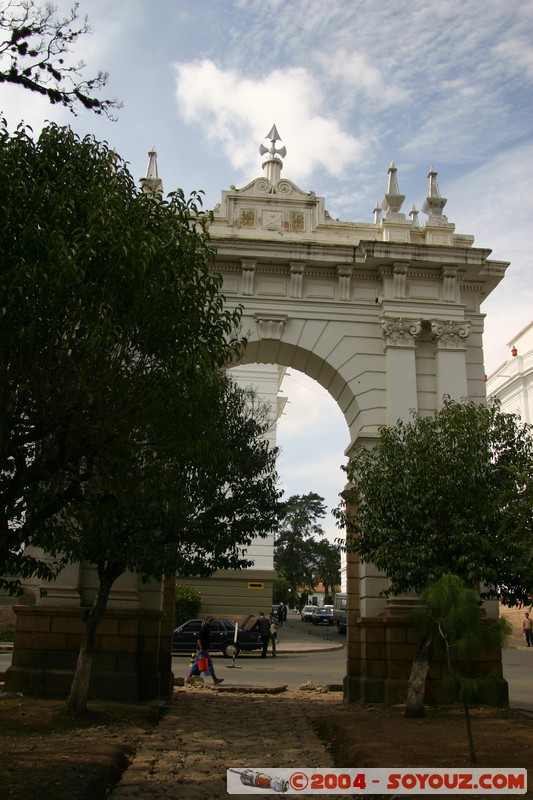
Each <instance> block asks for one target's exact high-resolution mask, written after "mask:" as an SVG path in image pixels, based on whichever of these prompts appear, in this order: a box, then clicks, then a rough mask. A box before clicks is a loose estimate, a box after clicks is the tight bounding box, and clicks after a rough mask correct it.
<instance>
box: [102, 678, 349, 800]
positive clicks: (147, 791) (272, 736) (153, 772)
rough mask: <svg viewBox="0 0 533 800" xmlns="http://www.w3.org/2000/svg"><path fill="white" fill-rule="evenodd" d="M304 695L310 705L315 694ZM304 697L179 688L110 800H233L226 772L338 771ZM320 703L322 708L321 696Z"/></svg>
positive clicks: (332, 700) (338, 699)
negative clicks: (332, 768)
mask: <svg viewBox="0 0 533 800" xmlns="http://www.w3.org/2000/svg"><path fill="white" fill-rule="evenodd" d="M304 697H305V698H306V701H307V699H308V697H309V696H308V695H304ZM322 697H323V696H322ZM302 699H303V698H302V693H298V692H285V693H283V694H274V695H250V694H232V693H226V692H221V691H220V692H218V691H216V690H215V691H213V690H211V689H210V688H209V687H205V688H202V689H191V688H185V689H179V690H177V691H176V692H175V693H174V698H173V701H172V703H171V705H170V707H169V710H168V711H167V712H166V714H165V716H164V718H163V719H162V720H161V722H160V724H159V726H158V728H157V730H156V731H155V732H154V733H153V734H152V735H150V736H148V737H147V738H146V739H145V741H144V743H143V745H142V747H141V748H140V749H139V751H138V752H137V755H136V756H135V758H134V760H133V762H132V764H131V766H130V767H129V769H128V770H127V771H126V772H125V773H124V775H123V776H122V779H121V781H120V783H119V784H118V785H117V786H116V787H115V789H114V791H113V792H112V794H111V795H110V797H111V800H126V798H142V800H148V799H149V798H161V797H164V798H169V800H173V798H176V800H177V799H178V798H180V800H184V799H185V798H186V800H219V799H220V798H221V797H226V796H227V795H226V769H227V768H228V767H232V766H235V767H243V766H244V767H250V768H260V769H263V768H275V767H292V766H294V767H301V766H306V767H327V766H333V761H332V757H331V755H330V754H329V753H328V750H327V749H326V747H325V745H324V743H323V742H322V741H321V740H320V739H319V737H318V735H317V734H316V732H315V730H314V728H313V725H312V716H313V715H312V714H311V715H310V714H309V711H310V703H308V702H302ZM309 699H310V697H309ZM315 701H316V702H317V703H320V702H322V703H323V702H324V701H323V700H322V701H321V696H320V695H319V696H317V697H315ZM328 702H329V703H334V704H335V705H339V706H340V705H341V696H340V695H338V696H332V695H331V694H330V695H329V696H328ZM311 705H314V703H312V704H311ZM259 794H262V792H259ZM231 796H232V797H235V798H238V797H246V798H249V797H250V795H249V794H248V795H231ZM314 797H316V798H321V797H323V795H314Z"/></svg>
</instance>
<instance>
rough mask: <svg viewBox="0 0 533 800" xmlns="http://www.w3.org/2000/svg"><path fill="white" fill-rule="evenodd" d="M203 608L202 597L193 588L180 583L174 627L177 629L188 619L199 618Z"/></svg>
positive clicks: (175, 607)
mask: <svg viewBox="0 0 533 800" xmlns="http://www.w3.org/2000/svg"><path fill="white" fill-rule="evenodd" d="M201 607H202V595H201V594H200V592H199V591H198V590H197V589H194V588H193V587H192V586H186V585H185V584H183V583H178V584H177V585H176V589H175V600H174V625H175V626H176V627H177V626H178V625H181V624H182V623H183V622H187V620H188V619H193V618H194V617H196V616H198V614H199V613H200V609H201Z"/></svg>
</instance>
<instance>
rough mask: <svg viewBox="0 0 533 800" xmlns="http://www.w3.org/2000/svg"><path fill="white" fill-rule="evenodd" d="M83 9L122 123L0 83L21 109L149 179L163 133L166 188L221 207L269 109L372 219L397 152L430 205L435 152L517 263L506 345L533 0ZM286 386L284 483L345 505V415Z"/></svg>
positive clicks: (408, 188) (413, 187)
mask: <svg viewBox="0 0 533 800" xmlns="http://www.w3.org/2000/svg"><path fill="white" fill-rule="evenodd" d="M56 5H58V7H59V11H60V13H61V12H64V11H66V10H67V9H68V8H69V7H70V3H65V2H63V0H61V2H58V3H56ZM80 13H81V14H82V15H85V14H87V15H88V17H89V23H90V25H91V27H92V29H93V34H92V36H90V37H84V38H83V39H81V40H80V41H79V42H78V44H77V46H76V50H75V55H76V59H78V58H83V59H84V60H85V61H86V63H87V65H88V66H87V70H86V72H87V75H92V74H94V73H95V72H96V71H98V70H100V69H101V70H105V71H108V72H109V74H110V77H109V82H108V87H107V91H106V96H112V97H117V98H118V99H120V100H122V101H123V103H124V107H123V109H122V110H121V111H120V112H119V115H118V121H116V122H114V123H112V122H110V121H108V120H107V119H106V118H99V117H96V116H94V115H91V114H89V112H80V114H79V116H78V117H73V116H72V115H71V114H69V113H68V112H66V111H64V110H62V109H56V108H54V107H52V106H49V105H47V103H46V102H45V101H44V100H42V99H41V98H39V97H34V96H32V95H29V93H27V92H22V91H21V90H17V89H12V88H10V87H6V86H5V85H2V86H1V87H0V110H2V111H3V112H4V114H5V115H6V116H7V118H8V120H9V122H10V123H11V124H15V123H16V122H19V121H20V120H22V119H24V120H25V121H26V122H27V123H29V124H31V125H32V126H33V127H34V129H35V130H38V129H39V127H40V126H41V125H42V124H43V121H44V120H45V119H53V120H55V121H57V122H59V123H65V124H70V125H72V126H73V127H74V128H75V129H76V130H77V131H79V132H80V133H82V134H85V133H93V134H94V135H95V136H96V137H97V138H99V139H105V140H106V141H108V142H109V144H110V145H111V146H112V147H114V148H115V149H116V150H117V151H118V152H119V153H120V155H121V156H122V157H123V158H125V159H126V160H127V161H128V162H129V163H130V165H131V171H132V174H133V175H134V177H136V178H140V177H142V176H143V175H144V173H145V170H146V165H147V160H148V159H147V151H148V150H149V149H151V148H152V147H155V148H156V150H157V152H158V163H159V173H160V176H161V177H162V179H163V182H164V186H165V190H166V191H172V190H173V189H175V188H177V187H182V188H183V189H184V190H185V192H186V193H189V192H190V191H192V190H194V189H202V190H204V192H205V204H206V206H207V207H209V208H211V207H213V206H214V205H215V203H216V202H217V201H218V199H219V196H220V191H221V190H222V189H226V188H228V187H229V186H230V185H231V184H235V185H236V186H242V185H244V184H246V183H248V182H249V181H250V180H252V179H253V178H255V177H257V176H259V175H260V174H261V158H260V156H259V153H258V146H259V144H260V143H261V142H263V143H265V144H267V145H268V142H264V139H265V136H266V134H267V133H268V131H269V130H270V128H271V126H272V124H273V123H274V122H275V123H276V125H277V128H278V131H279V133H280V135H281V137H282V139H283V144H284V145H285V146H286V147H287V157H286V158H285V163H284V171H283V175H284V177H286V178H289V179H290V180H292V181H294V182H295V183H297V184H298V185H299V186H300V187H301V188H302V189H304V190H306V191H310V190H313V191H315V192H316V193H317V194H318V195H322V196H324V197H325V198H326V208H327V209H328V211H329V212H330V213H331V214H332V216H334V217H338V218H340V219H345V220H357V221H372V210H373V208H374V206H375V204H376V202H377V201H379V200H380V199H381V198H382V196H383V193H384V191H385V186H386V180H387V169H388V167H389V164H390V162H391V161H392V160H394V162H395V164H396V166H397V168H398V181H399V185H400V190H401V192H402V193H403V194H405V195H406V200H405V203H404V207H403V210H404V211H405V212H408V211H409V209H410V208H411V204H412V203H414V204H415V205H416V206H417V208H420V207H421V205H422V202H423V199H424V197H425V195H426V188H427V173H428V171H429V168H430V167H434V168H435V169H436V170H437V171H438V174H439V185H440V189H441V192H442V194H443V195H444V196H445V197H447V198H448V203H447V206H446V208H445V212H444V213H445V214H446V215H447V216H448V219H449V221H450V222H453V223H455V225H456V231H457V232H458V233H466V234H473V235H474V236H475V245H476V246H479V247H489V248H492V250H493V258H496V259H501V260H505V261H511V267H510V268H509V270H508V273H507V276H506V278H505V280H504V281H503V283H502V284H501V285H500V286H499V287H498V288H497V289H496V290H495V292H494V293H493V295H492V296H491V297H490V298H489V299H488V300H487V302H486V303H485V304H484V307H483V310H484V311H485V313H486V314H487V319H486V334H485V340H484V344H485V361H486V369H487V373H490V372H492V371H493V370H495V369H496V368H497V367H498V366H499V365H500V364H501V363H502V362H503V361H505V360H506V359H507V357H508V348H507V347H506V345H507V343H508V342H510V340H511V339H512V337H513V335H515V334H516V333H518V331H519V330H520V329H521V328H523V327H524V326H525V325H526V324H528V323H529V322H530V321H531V319H532V318H533V311H532V309H533V302H532V301H533V277H532V274H533V257H532V255H531V246H530V239H531V235H532V230H533V225H532V221H533V190H532V165H533V136H532V129H533V102H532V101H533V0H521V2H518V1H517V0H506V2H503V0H446V2H438V1H437V0H426V1H425V2H421V3H413V2H407V0H381V2H380V3H376V2H375V0H329V2H328V3H325V2H322V0H203V1H202V0H199V2H196V3H191V2H190V0H187V2H185V0H113V2H109V0H81V2H80ZM284 388H285V392H286V394H288V396H289V399H290V404H289V405H288V406H287V411H286V414H285V417H284V418H283V419H282V422H281V424H280V432H279V439H280V443H281V445H282V447H283V456H282V459H281V462H280V467H281V471H282V476H283V480H282V482H283V484H284V485H285V487H286V491H287V492H288V493H289V494H292V493H295V492H298V493H301V492H307V491H317V492H319V493H320V494H322V495H324V496H325V497H326V501H327V503H328V505H330V506H331V505H334V504H335V503H336V496H337V493H338V491H340V489H341V488H342V474H341V472H340V471H339V469H338V467H339V464H340V463H341V461H343V459H342V452H343V450H344V448H345V447H346V445H347V444H348V441H347V429H346V426H345V424H344V420H343V419H342V417H341V415H340V412H338V409H337V408H336V407H335V405H334V403H333V401H330V400H329V398H328V397H327V395H326V393H325V392H324V390H322V389H321V387H319V386H318V385H317V384H314V383H312V382H309V381H308V380H307V379H306V378H305V376H301V375H299V374H298V373H295V372H294V371H292V372H291V377H290V378H288V379H287V381H286V385H285V387H284ZM317 421H319V422H320V424H318V425H317ZM315 437H316V438H315ZM311 454H312V455H311ZM327 527H328V530H329V529H334V528H333V526H332V524H331V523H330V521H328V523H327Z"/></svg>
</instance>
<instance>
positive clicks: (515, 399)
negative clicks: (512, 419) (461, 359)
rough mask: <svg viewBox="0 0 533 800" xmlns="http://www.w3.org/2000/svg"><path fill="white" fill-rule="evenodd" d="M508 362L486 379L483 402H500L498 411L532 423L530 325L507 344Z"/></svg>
mask: <svg viewBox="0 0 533 800" xmlns="http://www.w3.org/2000/svg"><path fill="white" fill-rule="evenodd" d="M507 346H508V347H509V358H508V360H507V361H505V362H504V363H503V364H502V365H501V366H499V367H498V369H497V370H496V371H495V372H493V373H492V375H490V376H489V377H488V379H487V398H488V399H495V398H497V399H498V400H500V402H501V404H502V411H504V412H506V413H508V414H516V415H517V416H518V417H520V419H521V420H522V422H527V423H532V422H533V322H530V323H529V325H527V326H526V327H525V328H523V329H522V330H521V331H520V333H518V334H517V335H516V336H515V337H514V338H513V339H511V340H510V342H508V343H507Z"/></svg>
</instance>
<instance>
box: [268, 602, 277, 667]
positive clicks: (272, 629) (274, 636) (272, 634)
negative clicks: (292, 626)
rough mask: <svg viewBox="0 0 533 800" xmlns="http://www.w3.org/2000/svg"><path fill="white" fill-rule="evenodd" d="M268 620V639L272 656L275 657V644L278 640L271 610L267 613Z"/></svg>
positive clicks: (275, 623)
mask: <svg viewBox="0 0 533 800" xmlns="http://www.w3.org/2000/svg"><path fill="white" fill-rule="evenodd" d="M268 621H269V622H270V641H271V642H272V656H273V658H276V644H277V641H278V625H277V622H276V618H275V616H274V614H272V612H270V614H269V615H268Z"/></svg>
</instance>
